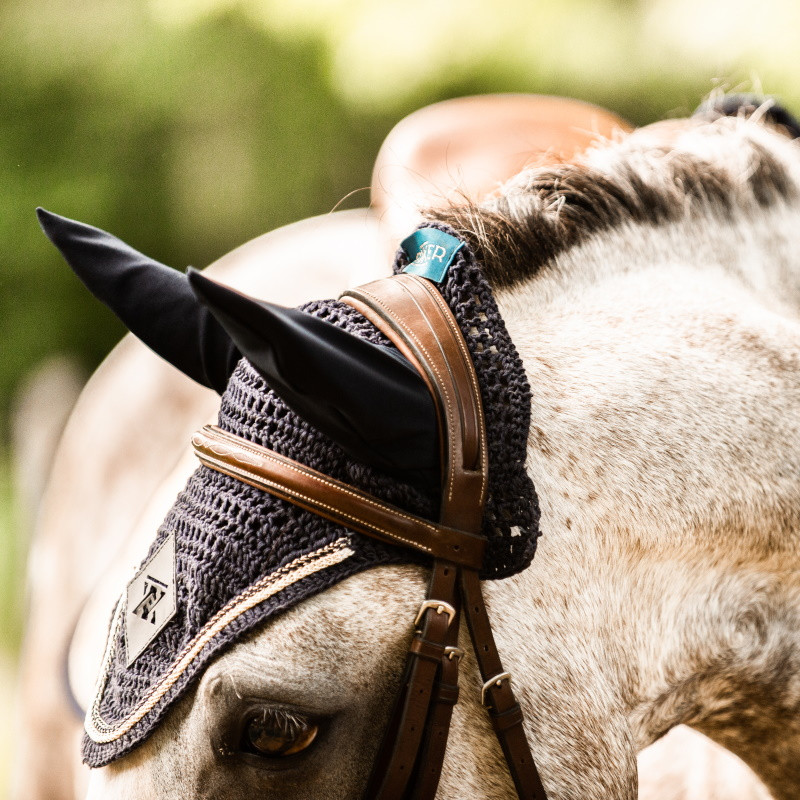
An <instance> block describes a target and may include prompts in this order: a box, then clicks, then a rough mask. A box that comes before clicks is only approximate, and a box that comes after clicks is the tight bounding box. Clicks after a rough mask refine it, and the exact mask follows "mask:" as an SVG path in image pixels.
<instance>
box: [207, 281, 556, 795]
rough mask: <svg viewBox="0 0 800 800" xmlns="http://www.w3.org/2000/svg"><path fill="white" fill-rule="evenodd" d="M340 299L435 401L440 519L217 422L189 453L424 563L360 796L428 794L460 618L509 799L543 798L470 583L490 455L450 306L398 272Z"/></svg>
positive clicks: (474, 582)
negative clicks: (400, 671)
mask: <svg viewBox="0 0 800 800" xmlns="http://www.w3.org/2000/svg"><path fill="white" fill-rule="evenodd" d="M341 299H342V300H343V301H344V302H346V303H348V304H350V305H351V306H353V307H354V308H355V309H357V310H358V311H359V312H360V313H361V314H363V315H364V316H365V317H366V318H367V319H368V320H369V321H370V322H372V323H373V324H374V325H375V326H376V327H377V328H378V329H379V330H381V331H382V332H383V333H384V334H385V335H386V336H387V337H388V338H389V339H390V340H391V341H392V342H393V343H394V344H395V346H396V347H397V348H398V349H399V350H400V352H401V353H403V355H404V356H405V357H406V358H408V359H409V361H410V362H411V363H412V364H413V365H414V366H415V367H416V369H417V370H418V371H419V373H420V374H421V375H422V377H423V379H424V380H425V382H426V384H427V385H428V388H429V389H430V391H431V394H432V395H433V398H434V402H435V404H436V408H437V414H438V419H439V430H440V445H441V464H442V497H441V512H440V519H439V522H438V523H434V522H431V521H429V520H426V519H423V518H420V517H416V516H414V515H412V514H409V513H407V512H405V511H402V510H401V509H398V508H396V507H394V506H391V505H389V504H387V503H384V502H382V501H380V500H378V499H377V498H375V497H372V496H371V495H369V494H367V493H365V492H362V491H360V490H358V489H355V488H354V487H352V486H349V485H347V484H344V483H342V482H340V481H337V480H334V479H332V478H330V477H328V476H327V475H323V474H322V473H320V472H317V471H315V470H313V469H310V468H309V467H306V466H304V465H303V464H300V463H298V462H296V461H293V460H291V459H289V458H285V457H283V456H281V455H278V454H277V453H275V452H273V451H271V450H268V449H266V448H263V447H260V446H258V445H256V444H254V443H252V442H250V441H247V440H245V439H241V438H239V437H237V436H235V435H232V434H230V433H226V432H223V431H222V430H220V429H219V428H217V427H215V426H206V427H205V428H203V429H202V431H200V432H199V433H198V434H196V435H195V437H194V438H193V445H194V448H195V452H196V453H197V455H198V457H199V459H200V461H201V462H202V463H203V464H205V465H206V466H208V467H211V468H212V469H216V470H218V471H220V472H223V473H225V474H227V475H230V476H232V477H235V478H237V479H239V480H242V481H244V482H246V483H248V484H250V485H252V486H255V487H257V488H259V489H262V490H264V491H266V492H269V493H271V494H273V495H276V496H278V497H280V498H283V499H284V500H287V501H289V502H291V503H295V504H297V505H299V506H301V507H303V508H305V509H307V510H309V511H312V512H314V513H316V514H319V515H321V516H323V517H325V518H327V519H329V520H333V521H334V522H336V523H339V524H341V525H344V526H346V527H348V528H350V529H352V530H354V531H358V532H359V533H363V534H366V535H368V536H372V537H374V538H376V539H380V540H381V541H384V542H389V543H391V544H394V545H399V546H401V547H407V548H412V549H415V550H419V551H421V552H423V553H426V554H427V555H429V556H431V557H432V559H433V568H432V572H431V578H430V583H429V585H428V594H427V598H426V600H425V601H424V602H423V603H422V605H421V606H420V609H419V612H418V614H417V618H416V620H415V623H414V625H415V631H414V635H413V638H412V641H411V646H410V648H409V656H408V660H407V663H406V667H405V673H404V675H403V680H402V684H401V689H400V693H399V696H398V699H397V701H396V703H395V707H394V710H393V712H392V715H391V718H390V721H389V725H388V728H387V731H386V733H385V735H384V739H383V742H382V744H381V747H380V749H379V751H378V756H377V758H376V760H375V764H374V766H373V769H372V774H371V777H370V780H369V782H368V785H367V788H366V792H365V795H364V796H365V798H367V800H412V798H413V800H431V799H432V798H433V797H434V796H435V794H436V790H437V787H438V784H439V777H440V775H441V771H442V763H443V761H444V753H445V748H446V746H447V738H448V731H449V727H450V719H451V715H452V710H453V706H454V705H455V704H456V702H457V701H458V694H459V688H458V666H459V661H460V659H461V657H462V656H463V651H462V650H460V649H459V647H458V631H459V624H460V617H461V615H462V613H463V615H464V617H465V618H466V620H467V625H468V628H469V632H470V636H471V639H472V644H473V648H474V651H475V656H476V658H477V662H478V666H479V669H480V673H481V676H482V680H483V688H482V690H481V701H482V703H483V705H484V706H485V707H486V708H487V709H488V711H489V714H490V717H491V720H492V725H493V727H494V730H495V732H496V734H497V737H498V739H499V742H500V745H501V747H502V750H503V753H504V755H505V758H506V762H507V764H508V768H509V771H510V773H511V777H512V779H513V781H514V785H515V787H516V791H517V795H518V796H519V797H520V798H523V800H546V794H545V791H544V788H543V787H542V783H541V780H540V778H539V774H538V771H537V769H536V765H535V764H534V760H533V757H532V755H531V752H530V747H529V745H528V742H527V739H526V736H525V731H524V728H523V724H522V722H523V715H522V710H521V709H520V706H519V704H518V703H517V701H516V700H515V698H514V693H513V690H512V687H511V675H510V674H509V673H508V672H506V671H504V669H503V665H502V663H501V661H500V656H499V654H498V652H497V647H496V645H495V642H494V637H493V635H492V628H491V625H490V622H489V618H488V615H487V611H486V606H485V604H484V600H483V595H482V591H481V584H480V581H479V579H478V570H479V569H480V568H481V566H482V563H483V554H484V549H485V544H486V542H485V539H484V538H483V536H482V535H481V520H482V517H483V508H484V502H485V497H486V487H487V478H488V476H487V472H488V459H487V444H486V431H485V425H484V419H483V411H482V407H481V398H480V392H479V389H478V381H477V377H476V374H475V369H474V366H473V364H472V361H471V359H470V357H469V353H468V350H467V347H466V344H465V342H464V340H463V338H462V335H461V332H460V330H459V328H458V325H457V323H456V320H455V318H454V317H453V314H452V312H451V311H450V308H449V307H448V306H447V304H446V303H445V301H444V299H443V298H442V296H441V295H440V293H439V291H438V290H437V288H436V287H435V285H434V284H433V283H432V282H430V281H428V280H426V279H425V278H421V277H418V276H416V275H410V274H402V275H396V276H394V277H391V278H384V279H382V280H378V281H374V282H373V283H369V284H366V285H365V286H361V287H359V288H357V289H353V290H350V291H348V292H346V293H345V294H344V295H342V297H341Z"/></svg>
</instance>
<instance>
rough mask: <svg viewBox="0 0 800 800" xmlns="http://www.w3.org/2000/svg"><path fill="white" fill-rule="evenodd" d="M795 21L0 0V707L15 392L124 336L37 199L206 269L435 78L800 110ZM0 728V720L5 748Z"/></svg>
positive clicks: (272, 222)
mask: <svg viewBox="0 0 800 800" xmlns="http://www.w3.org/2000/svg"><path fill="white" fill-rule="evenodd" d="M798 32H800V5H799V4H797V3H796V2H794V0H762V1H761V2H759V3H758V5H757V6H755V5H754V4H751V3H744V2H737V1H736V0H725V2H723V0H536V2H534V1H533V0H493V1H492V2H490V0H426V2H421V0H402V2H401V0H289V1H288V2H287V0H128V2H124V3H123V2H119V0H3V2H2V4H0V101H1V102H2V116H1V117H0V187H2V191H0V252H2V262H0V326H1V328H0V330H1V332H2V336H1V337H0V343H1V344H0V347H2V350H0V353H2V357H0V411H1V412H2V425H0V708H2V709H3V712H2V714H3V717H2V718H0V723H5V722H7V719H8V718H9V714H8V713H7V710H8V709H9V703H10V699H9V698H10V694H11V691H12V690H11V689H10V688H9V687H10V682H11V676H12V675H13V664H14V660H15V658H16V653H17V650H18V646H19V637H20V630H21V615H22V609H23V607H24V589H23V581H22V574H23V563H24V554H25V551H26V547H27V541H28V536H29V528H30V521H31V516H32V512H31V509H30V508H27V507H24V504H22V503H21V502H20V499H19V496H18V493H17V492H16V491H15V487H14V482H13V469H12V464H13V453H12V452H11V445H10V442H11V439H12V436H11V433H12V429H13V419H14V415H15V413H14V412H13V409H14V408H15V405H14V403H15V397H17V396H18V391H19V387H20V386H21V382H22V381H23V380H24V378H25V376H26V375H27V374H29V373H30V370H32V369H33V368H35V367H36V365H37V364H39V363H40V362H41V361H42V360H43V359H45V358H47V357H52V356H54V355H59V354H63V355H68V356H70V357H72V358H74V359H76V360H77V362H78V363H79V364H81V365H82V366H83V368H84V369H85V370H86V371H87V373H88V371H89V370H90V369H91V368H93V367H94V366H95V365H96V364H97V363H98V361H99V360H100V359H101V358H102V357H103V356H104V354H105V353H106V352H107V351H108V350H109V349H110V348H111V346H112V345H113V344H114V343H115V342H116V340H117V339H118V338H119V337H120V336H121V334H122V330H121V328H120V326H119V325H118V324H117V323H116V322H115V320H114V319H113V318H112V316H111V314H110V313H109V312H106V311H105V309H103V308H101V307H99V306H98V305H97V304H96V303H95V302H94V301H93V300H92V299H91V298H90V297H89V296H88V294H87V293H86V292H85V291H84V290H83V289H82V287H81V286H80V285H79V283H78V282H77V280H76V279H74V278H73V277H72V276H71V274H70V273H69V271H68V269H67V268H66V267H65V266H64V265H63V263H62V262H61V261H60V258H59V257H58V255H57V254H56V252H55V251H54V250H53V249H52V247H51V246H50V245H49V243H48V242H47V241H46V240H45V238H44V236H43V235H42V234H41V233H40V231H39V229H38V226H37V223H36V219H35V216H34V208H35V207H36V206H37V205H43V206H45V207H46V208H49V209H51V210H53V211H56V212H58V213H61V214H65V215H68V216H72V217H76V218H78V219H81V220H84V221H87V222H91V223H92V224H95V225H98V226H100V227H103V228H105V229H107V230H110V231H113V232H114V233H116V234H118V235H119V236H121V237H123V238H124V239H126V240H127V241H129V242H131V243H132V244H133V245H134V246H136V247H138V248H139V249H141V250H144V251H145V252H147V253H149V254H150V255H153V256H154V257H156V258H158V259H159V260H161V261H163V262H165V263H168V264H172V265H175V266H180V267H184V266H186V265H187V264H194V265H197V266H204V265H206V264H208V263H209V262H211V261H213V260H214V259H216V258H217V257H219V256H220V255H222V254H223V253H225V252H227V251H228V250H230V249H231V248H233V247H235V246H236V245H238V244H240V243H242V242H244V241H246V240H247V239H250V238H252V237H254V236H256V235H258V234H261V233H263V232H265V231H267V230H270V229H272V228H275V227H278V226H280V225H283V224H285V223H288V222H292V221H295V220H298V219H301V218H304V217H308V216H311V215H315V214H321V213H325V212H327V211H330V210H331V209H333V208H334V207H335V206H337V204H339V203H340V202H341V201H343V198H347V199H345V200H344V203H343V205H342V206H339V207H355V206H363V205H366V204H367V202H368V192H367V190H366V189H365V188H364V187H367V186H368V185H369V181H370V171H371V167H372V163H373V160H374V158H375V155H376V154H377V151H378V148H379V146H380V144H381V141H382V140H383V138H384V137H385V135H386V134H387V133H388V132H389V130H390V129H391V127H392V126H393V125H394V124H395V123H396V122H397V121H398V120H399V119H401V118H402V117H403V116H405V115H406V114H407V113H409V112H411V111H413V110H414V109H416V108H419V107H420V106H423V105H426V104H428V103H432V102H435V101H437V100H441V99H445V98H448V97H453V96H457V95H463V94H472V93H481V92H536V93H552V94H562V95H569V96H573V97H577V98H582V99H585V100H588V101H591V102H594V103H597V104H600V105H605V106H607V107H609V108H611V109H612V110H614V111H616V112H617V113H619V114H621V115H622V116H623V117H626V118H628V119H629V120H630V121H631V122H634V123H646V122H650V121H653V120H655V119H657V118H660V117H663V116H670V115H683V114H686V113H688V112H690V111H691V110H692V109H693V108H694V107H695V106H696V105H697V103H698V102H699V100H700V99H701V98H702V96H703V95H705V94H706V93H708V92H709V91H710V90H712V89H714V88H715V87H720V86H721V87H723V88H728V89H752V88H755V89H756V90H758V89H760V88H761V87H762V86H763V90H764V91H765V92H767V93H770V94H776V95H779V96H780V97H782V98H783V100H784V101H785V102H786V103H787V104H788V105H789V107H790V108H792V107H794V108H795V109H797V108H798V107H800V102H798V97H800V88H798V86H797V84H796V82H794V80H793V76H794V73H795V71H796V66H795V61H796V59H797V53H798V52H800V47H798V44H800V40H799V39H800V35H799V34H798ZM351 193H352V194H351ZM10 735H11V734H10V732H9V729H8V726H7V725H6V724H0V759H3V758H6V759H7V758H8V755H7V754H9V747H8V737H9V736H10ZM4 737H5V738H4ZM4 771H5V768H4V767H3V764H2V763H0V797H2V796H3V790H2V788H1V787H2V786H3V785H4V783H5V780H4V777H3V772H4Z"/></svg>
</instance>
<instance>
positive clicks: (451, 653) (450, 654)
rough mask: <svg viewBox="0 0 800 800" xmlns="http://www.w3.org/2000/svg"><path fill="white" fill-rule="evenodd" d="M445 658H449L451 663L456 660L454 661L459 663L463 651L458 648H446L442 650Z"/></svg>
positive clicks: (462, 656)
mask: <svg viewBox="0 0 800 800" xmlns="http://www.w3.org/2000/svg"><path fill="white" fill-rule="evenodd" d="M444 655H445V658H449V659H450V660H451V661H452V660H453V659H456V661H461V659H462V658H464V651H463V650H462V649H461V648H460V647H452V646H448V647H445V649H444Z"/></svg>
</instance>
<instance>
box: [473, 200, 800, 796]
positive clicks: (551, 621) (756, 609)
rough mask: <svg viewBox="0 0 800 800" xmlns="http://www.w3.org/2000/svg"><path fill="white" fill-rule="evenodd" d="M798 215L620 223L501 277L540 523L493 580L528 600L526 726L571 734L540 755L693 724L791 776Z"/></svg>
mask: <svg viewBox="0 0 800 800" xmlns="http://www.w3.org/2000/svg"><path fill="white" fill-rule="evenodd" d="M790 221H791V215H789V214H788V213H784V210H780V209H779V210H777V211H775V212H774V214H772V215H771V217H770V218H769V219H768V220H755V221H742V222H739V223H737V224H722V223H720V222H717V223H716V224H715V226H711V225H709V222H708V220H706V221H705V224H703V225H697V224H693V223H684V224H682V225H674V226H671V227H665V228H664V229H655V228H649V229H647V228H643V229H639V230H636V229H633V228H631V229H629V230H626V231H616V232H614V233H612V234H610V235H607V236H605V237H604V239H603V240H602V241H594V242H592V243H590V244H588V245H586V246H583V247H581V248H576V249H575V250H574V251H571V252H570V253H568V254H566V256H564V257H562V258H561V259H560V261H559V263H558V264H556V265H553V266H551V267H550V268H547V269H545V270H543V271H542V272H541V273H540V274H539V275H537V276H536V277H535V278H534V279H533V280H531V281H529V282H528V283H527V284H525V285H522V286H518V287H515V288H514V289H512V290H507V291H504V292H501V293H499V294H498V303H499V304H500V306H501V311H502V313H503V315H504V318H505V320H506V324H507V325H508V328H509V331H510V333H511V336H512V339H513V340H514V342H515V344H516V346H517V348H518V350H519V352H520V355H521V357H522V359H523V362H524V363H525V367H526V371H527V373H528V377H529V380H530V383H531V388H532V394H533V402H532V416H531V430H530V436H529V452H528V467H529V471H530V474H531V475H532V478H533V480H534V483H535V485H536V487H537V490H538V494H539V499H540V504H541V510H542V522H541V527H542V532H543V534H544V535H543V537H542V539H541V542H540V546H539V552H538V553H537V556H536V559H535V560H534V564H533V566H532V567H531V568H530V570H528V571H527V572H526V573H524V574H523V575H522V576H520V578H519V584H515V585H512V584H511V583H508V584H506V586H505V587H504V586H502V585H499V586H497V587H493V588H492V589H490V591H489V594H490V598H491V601H492V603H493V605H494V606H503V605H506V604H509V603H511V604H515V605H519V604H520V603H523V604H525V605H526V609H525V610H524V612H522V613H521V614H520V613H519V612H517V613H516V614H515V615H512V616H514V617H515V619H517V620H519V619H526V620H528V621H529V622H530V625H529V627H528V628H527V634H528V635H530V636H531V637H534V639H535V641H534V642H533V643H532V644H533V647H531V646H530V644H531V643H529V647H528V648H527V650H528V652H532V656H531V657H530V658H529V659H528V660H527V661H526V662H525V663H520V664H519V665H518V668H519V669H521V670H522V671H523V673H524V675H525V677H524V680H525V682H526V684H527V685H529V686H541V685H543V683H544V684H545V685H546V686H547V687H548V689H547V691H546V692H542V694H541V695H540V696H538V697H537V702H540V703H541V706H542V707H546V708H547V709H548V714H549V715H550V721H539V722H537V724H539V725H544V726H545V728H551V730H550V734H551V735H558V737H559V740H560V741H561V742H562V744H563V741H564V736H565V735H566V738H567V739H570V738H572V739H573V740H574V741H573V744H574V747H569V746H568V745H567V746H565V747H560V748H559V753H553V754H548V752H547V750H548V748H547V747H545V753H544V755H543V759H544V761H545V762H548V761H550V762H551V763H550V764H549V768H550V769H555V770H556V773H557V774H559V773H562V772H563V773H564V775H565V777H564V780H565V781H567V780H568V778H567V777H566V774H567V771H568V769H569V766H570V764H569V758H567V759H566V761H565V759H564V753H565V752H568V751H575V752H578V753H583V754H585V753H586V752H587V748H588V751H589V752H603V751H604V750H605V751H606V757H605V758H606V760H607V761H608V759H609V758H611V755H610V753H612V752H616V753H617V755H616V756H615V758H616V761H617V766H618V767H620V765H622V767H620V769H621V771H623V772H624V771H625V769H624V767H625V765H627V764H629V760H628V759H626V758H625V756H624V755H623V753H624V751H625V749H626V746H627V745H626V742H629V743H630V744H631V746H634V745H635V746H636V747H637V748H641V747H643V746H645V745H646V744H648V743H650V742H651V741H653V740H654V739H655V738H657V737H658V736H660V735H662V734H663V733H665V732H666V731H667V730H669V728H671V727H673V726H674V725H677V724H679V723H681V722H686V723H688V724H691V725H694V726H695V727H698V728H699V729H701V730H703V731H704V732H707V733H708V734H709V735H711V736H712V737H713V738H716V739H717V740H719V741H720V742H721V743H722V744H724V745H726V746H727V747H728V748H729V749H732V750H733V751H734V752H738V753H739V754H740V755H741V756H742V757H743V758H745V760H747V761H749V762H750V764H751V766H753V767H754V768H755V769H756V771H757V772H759V773H760V774H761V776H762V778H764V780H765V782H767V784H768V785H769V786H770V788H771V790H772V791H773V793H774V795H775V796H776V797H778V798H782V797H788V796H794V795H793V794H792V791H791V789H790V788H787V787H793V789H794V790H796V787H797V785H798V783H800V774H798V771H799V770H800V767H798V765H797V764H794V763H789V762H790V758H789V757H788V756H785V755H781V754H786V753H792V752H794V753H796V752H797V748H798V747H800V724H798V722H797V721H796V720H797V716H798V715H797V711H798V702H799V701H798V699H797V698H798V695H800V692H798V689H797V680H798V679H797V678H796V677H795V676H798V675H800V633H799V632H800V619H798V616H799V611H798V610H800V579H799V578H798V572H797V564H798V563H799V562H800V487H798V481H797V479H796V476H797V474H798V470H800V402H798V400H800V362H798V359H797V356H796V354H797V353H798V352H800V324H798V309H800V288H799V287H800V265H799V264H798V263H797V255H796V254H797V253H800V247H797V245H800V241H798V239H799V238H800V236H799V235H798V233H797V232H795V231H794V230H793V227H796V226H791V225H790V224H789V223H790ZM744 242H747V243H748V246H747V247H744V246H743V243H744ZM504 635H507V636H509V637H510V639H511V640H514V638H515V634H512V633H511V632H507V633H506V634H504ZM512 647H513V644H512ZM538 691H539V690H538V689H534V692H535V693H537V692H538ZM578 707H580V708H581V710H580V711H576V708H578ZM559 709H561V712H559ZM552 712H554V713H552ZM564 731H567V733H566V734H565V733H564ZM754 731H755V732H756V733H755V734H754ZM754 735H755V736H757V741H758V747H754V746H753V744H754V741H753V737H754ZM545 740H546V737H545ZM603 740H605V744H604V743H603ZM788 740H792V741H791V743H790V745H789V746H788V747H787V741H788ZM609 741H610V742H611V743H610V744H609ZM593 748H594V749H593ZM599 760H600V761H602V760H603V759H602V758H601V759H599ZM606 766H608V763H607V764H606ZM582 769H583V774H585V768H582ZM545 770H546V771H549V770H548V768H547V767H545ZM599 772H602V770H598V773H599ZM579 774H581V773H580V770H579ZM587 796H588V795H587ZM620 796H622V795H620Z"/></svg>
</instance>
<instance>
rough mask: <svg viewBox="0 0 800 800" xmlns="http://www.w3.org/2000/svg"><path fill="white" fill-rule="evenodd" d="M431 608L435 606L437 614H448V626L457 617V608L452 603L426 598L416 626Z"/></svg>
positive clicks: (416, 625) (420, 609) (416, 620)
mask: <svg viewBox="0 0 800 800" xmlns="http://www.w3.org/2000/svg"><path fill="white" fill-rule="evenodd" d="M429 608H435V609H436V613H437V614H447V627H448V628H449V627H450V623H451V622H452V621H453V620H454V619H455V616H456V610H455V609H454V608H453V606H451V605H450V603H445V601H444V600H426V601H425V602H424V603H423V604H422V605H421V606H420V607H419V611H418V612H417V618H416V619H415V620H414V627H415V628H416V627H418V626H419V623H420V621H421V620H422V617H423V616H425V612H426V611H427V610H428V609H429Z"/></svg>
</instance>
